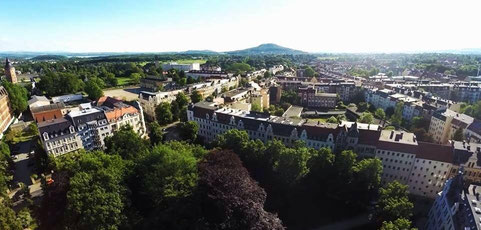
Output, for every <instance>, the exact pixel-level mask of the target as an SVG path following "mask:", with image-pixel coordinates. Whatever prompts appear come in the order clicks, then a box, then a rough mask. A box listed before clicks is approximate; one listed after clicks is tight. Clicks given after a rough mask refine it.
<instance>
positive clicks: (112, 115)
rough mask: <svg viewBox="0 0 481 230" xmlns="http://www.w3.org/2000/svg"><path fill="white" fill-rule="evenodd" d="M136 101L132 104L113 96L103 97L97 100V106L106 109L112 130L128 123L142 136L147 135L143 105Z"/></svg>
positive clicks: (106, 115)
mask: <svg viewBox="0 0 481 230" xmlns="http://www.w3.org/2000/svg"><path fill="white" fill-rule="evenodd" d="M134 103H135V104H134V106H132V105H128V104H126V103H124V102H123V101H121V100H118V99H115V98H112V97H102V98H100V99H99V100H98V101H97V107H98V108H100V109H101V110H103V111H104V113H105V117H106V118H107V121H108V122H109V124H110V127H111V129H112V132H114V131H116V130H118V129H120V127H122V126H126V125H128V126H130V127H132V129H133V130H134V131H135V132H136V133H138V134H139V135H140V136H146V135H147V130H146V129H145V120H144V115H143V109H142V106H140V104H139V103H138V102H134Z"/></svg>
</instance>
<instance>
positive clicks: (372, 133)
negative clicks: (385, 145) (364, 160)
mask: <svg viewBox="0 0 481 230" xmlns="http://www.w3.org/2000/svg"><path fill="white" fill-rule="evenodd" d="M379 136H381V131H378V130H365V129H360V130H359V141H358V143H359V144H362V145H372V146H377V143H378V142H379Z"/></svg>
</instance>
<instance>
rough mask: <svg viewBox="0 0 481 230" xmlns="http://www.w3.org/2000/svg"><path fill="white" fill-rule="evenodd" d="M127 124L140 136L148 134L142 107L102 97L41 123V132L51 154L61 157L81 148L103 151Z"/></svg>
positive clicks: (39, 128)
mask: <svg viewBox="0 0 481 230" xmlns="http://www.w3.org/2000/svg"><path fill="white" fill-rule="evenodd" d="M125 125H129V126H131V127H132V128H133V130H134V131H135V132H136V133H138V134H139V135H140V136H145V135H146V134H147V133H146V128H145V121H144V117H143V114H142V107H141V106H140V105H139V104H137V105H135V106H132V105H127V104H125V103H124V102H122V101H120V100H117V99H115V98H110V97H102V98H100V99H99V100H98V102H97V104H96V105H95V106H92V105H91V104H90V103H85V104H81V105H80V106H79V109H78V110H72V111H70V112H69V113H68V114H67V115H66V116H65V117H61V118H56V119H52V120H48V121H43V122H40V123H38V130H39V134H40V140H41V142H42V145H43V147H44V149H45V150H46V151H47V153H48V154H52V155H54V156H59V155H62V154H65V153H68V152H74V151H77V150H79V149H86V150H94V149H103V148H104V147H105V138H106V137H108V136H112V135H113V132H114V131H116V130H118V129H119V128H120V127H122V126H125Z"/></svg>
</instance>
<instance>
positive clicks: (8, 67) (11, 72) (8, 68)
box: [5, 58, 17, 83]
mask: <svg viewBox="0 0 481 230" xmlns="http://www.w3.org/2000/svg"><path fill="white" fill-rule="evenodd" d="M5 76H6V77H7V80H8V81H9V82H11V83H17V75H16V74H15V68H14V67H13V66H12V64H11V63H10V61H9V60H8V58H7V59H6V60H5Z"/></svg>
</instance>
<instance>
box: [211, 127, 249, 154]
mask: <svg viewBox="0 0 481 230" xmlns="http://www.w3.org/2000/svg"><path fill="white" fill-rule="evenodd" d="M248 141H249V134H247V132H246V131H244V130H238V129H229V130H227V131H226V132H225V133H224V134H222V135H219V136H217V139H216V142H217V144H216V145H217V146H220V147H222V148H224V149H232V150H234V152H236V153H239V152H241V151H242V149H243V148H244V147H245V145H246V144H247V142H248Z"/></svg>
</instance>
